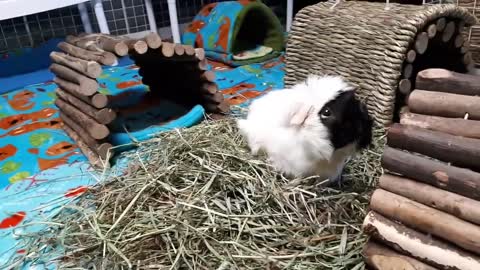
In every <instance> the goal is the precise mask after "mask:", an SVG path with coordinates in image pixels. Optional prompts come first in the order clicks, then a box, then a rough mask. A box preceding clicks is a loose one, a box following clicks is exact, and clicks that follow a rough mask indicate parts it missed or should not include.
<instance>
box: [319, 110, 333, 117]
mask: <svg viewBox="0 0 480 270" xmlns="http://www.w3.org/2000/svg"><path fill="white" fill-rule="evenodd" d="M330 116H332V112H331V111H330V109H329V108H323V109H322V110H321V111H320V117H321V118H328V117H330Z"/></svg>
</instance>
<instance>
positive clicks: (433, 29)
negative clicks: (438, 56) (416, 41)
mask: <svg viewBox="0 0 480 270" xmlns="http://www.w3.org/2000/svg"><path fill="white" fill-rule="evenodd" d="M436 34H437V25H436V24H430V25H429V26H428V27H427V36H428V39H432V38H434V37H435V35H436Z"/></svg>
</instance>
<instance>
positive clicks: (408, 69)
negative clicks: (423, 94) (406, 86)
mask: <svg viewBox="0 0 480 270" xmlns="http://www.w3.org/2000/svg"><path fill="white" fill-rule="evenodd" d="M412 74H413V65H412V64H406V65H405V66H404V67H403V78H404V79H410V77H412ZM410 89H411V84H410Z"/></svg>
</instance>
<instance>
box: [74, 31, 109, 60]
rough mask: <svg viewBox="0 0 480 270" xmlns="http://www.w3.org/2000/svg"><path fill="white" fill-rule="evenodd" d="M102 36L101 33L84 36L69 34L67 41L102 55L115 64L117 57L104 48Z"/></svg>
mask: <svg viewBox="0 0 480 270" xmlns="http://www.w3.org/2000/svg"><path fill="white" fill-rule="evenodd" d="M102 37H103V36H102V35H100V34H90V35H87V36H85V37H82V38H78V37H73V36H67V37H66V39H65V41H67V42H68V43H70V44H72V45H74V46H76V47H79V48H82V49H85V50H87V51H91V52H95V53H96V54H99V55H101V57H102V58H104V59H107V61H108V62H111V63H112V64H111V65H115V64H116V63H117V57H116V56H115V55H114V54H113V53H111V52H109V51H106V50H104V49H103V48H102V45H103V44H102V43H100V38H102Z"/></svg>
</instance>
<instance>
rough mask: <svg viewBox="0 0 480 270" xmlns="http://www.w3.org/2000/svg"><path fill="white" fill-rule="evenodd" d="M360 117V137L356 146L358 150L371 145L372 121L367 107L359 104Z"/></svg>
mask: <svg viewBox="0 0 480 270" xmlns="http://www.w3.org/2000/svg"><path fill="white" fill-rule="evenodd" d="M360 117H361V121H360V130H359V131H360V132H359V135H360V136H359V138H358V146H359V147H360V148H366V147H368V146H369V145H370V144H371V143H372V128H373V119H372V118H371V117H370V115H369V113H368V109H367V106H365V104H364V103H362V102H360Z"/></svg>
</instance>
